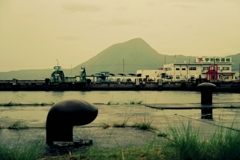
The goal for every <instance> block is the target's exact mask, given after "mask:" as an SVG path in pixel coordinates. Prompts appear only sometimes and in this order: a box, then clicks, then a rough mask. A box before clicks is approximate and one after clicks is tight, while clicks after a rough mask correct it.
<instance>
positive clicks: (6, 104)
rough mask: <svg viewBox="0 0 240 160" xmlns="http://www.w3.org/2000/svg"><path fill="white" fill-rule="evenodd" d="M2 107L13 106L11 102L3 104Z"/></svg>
mask: <svg viewBox="0 0 240 160" xmlns="http://www.w3.org/2000/svg"><path fill="white" fill-rule="evenodd" d="M3 106H14V103H13V102H12V101H10V102H8V103H5V104H3Z"/></svg>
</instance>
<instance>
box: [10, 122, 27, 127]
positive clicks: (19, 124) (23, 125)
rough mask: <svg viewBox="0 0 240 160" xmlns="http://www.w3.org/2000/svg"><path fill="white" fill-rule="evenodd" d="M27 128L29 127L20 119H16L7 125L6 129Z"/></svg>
mask: <svg viewBox="0 0 240 160" xmlns="http://www.w3.org/2000/svg"><path fill="white" fill-rule="evenodd" d="M27 128H29V127H28V126H27V125H26V124H25V123H23V122H22V121H16V122H14V123H12V124H11V125H10V126H9V127H8V129H27Z"/></svg>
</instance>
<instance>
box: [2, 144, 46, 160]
mask: <svg viewBox="0 0 240 160" xmlns="http://www.w3.org/2000/svg"><path fill="white" fill-rule="evenodd" d="M41 143H42V142H41V141H40V140H36V141H33V142H31V143H28V144H27V143H18V144H16V145H12V146H11V147H9V146H7V145H5V144H1V143H0V144H1V145H0V159H1V160H37V159H40V158H41V157H42V156H43V153H44V149H43V148H42V144H41Z"/></svg>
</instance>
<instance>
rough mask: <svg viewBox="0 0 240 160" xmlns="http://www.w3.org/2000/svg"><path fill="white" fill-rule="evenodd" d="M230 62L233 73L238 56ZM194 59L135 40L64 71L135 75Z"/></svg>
mask: <svg viewBox="0 0 240 160" xmlns="http://www.w3.org/2000/svg"><path fill="white" fill-rule="evenodd" d="M229 56H230V57H232V59H233V70H235V71H238V70H239V65H240V64H239V62H240V53H238V54H236V55H229ZM195 58H196V57H193V56H183V55H164V54H159V53H158V52H157V51H156V50H154V49H153V48H152V47H151V46H150V45H149V44H147V43H146V42H145V41H144V40H143V39H141V38H135V39H132V40H129V41H126V42H123V43H117V44H114V45H112V46H110V47H108V48H106V49H105V50H103V51H102V52H100V53H99V54H97V55H96V56H94V57H92V58H90V59H89V60H88V61H86V62H84V63H82V64H80V65H78V66H76V67H74V68H73V69H72V70H71V69H63V71H64V73H65V76H70V75H79V71H80V69H81V67H85V68H86V72H87V75H92V74H95V73H99V72H101V71H108V72H111V73H114V74H118V73H136V71H137V70H142V69H158V68H161V67H163V65H164V64H165V63H183V62H184V61H186V62H190V63H193V62H195ZM51 73H52V69H42V70H19V71H10V72H0V80H11V79H13V78H17V79H21V80H34V79H37V80H41V79H42V80H44V79H45V78H47V77H50V74H51Z"/></svg>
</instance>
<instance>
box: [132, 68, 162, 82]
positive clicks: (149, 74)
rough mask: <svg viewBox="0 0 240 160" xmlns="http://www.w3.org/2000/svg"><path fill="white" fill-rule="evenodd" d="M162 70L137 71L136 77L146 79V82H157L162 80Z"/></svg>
mask: <svg viewBox="0 0 240 160" xmlns="http://www.w3.org/2000/svg"><path fill="white" fill-rule="evenodd" d="M163 72H164V70H162V69H158V70H137V77H142V78H144V79H146V81H154V82H157V80H158V79H161V78H162V73H163Z"/></svg>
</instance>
